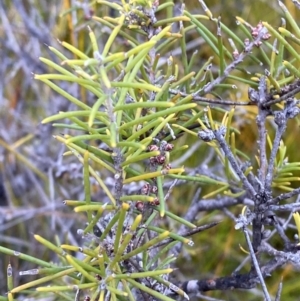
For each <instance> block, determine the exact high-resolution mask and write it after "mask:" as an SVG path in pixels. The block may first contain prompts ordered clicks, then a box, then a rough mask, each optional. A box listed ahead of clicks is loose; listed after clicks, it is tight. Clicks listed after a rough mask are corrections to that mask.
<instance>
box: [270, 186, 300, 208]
mask: <svg viewBox="0 0 300 301" xmlns="http://www.w3.org/2000/svg"><path fill="white" fill-rule="evenodd" d="M298 194H300V187H298V188H296V189H294V190H292V191H290V192H287V193H282V194H280V195H279V196H277V197H275V198H273V199H271V200H269V201H268V203H267V204H278V203H279V202H280V201H283V200H287V199H289V198H291V197H293V196H295V195H298ZM278 207H280V206H278ZM278 207H276V208H278ZM272 210H273V209H272Z"/></svg>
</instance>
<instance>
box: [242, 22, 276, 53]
mask: <svg viewBox="0 0 300 301" xmlns="http://www.w3.org/2000/svg"><path fill="white" fill-rule="evenodd" d="M262 29H263V25H262V23H261V21H260V22H259V23H258V24H257V25H256V26H255V27H251V35H252V37H253V38H254V39H255V38H256V37H257V36H258V34H259V32H260V31H261V30H262ZM270 37H271V35H270V34H269V33H268V32H266V33H265V34H264V35H263V36H262V37H261V38H262V40H265V41H266V40H268V39H270ZM245 42H246V41H245ZM261 44H262V42H261V41H258V42H256V43H255V46H257V47H259V46H260V45H261Z"/></svg>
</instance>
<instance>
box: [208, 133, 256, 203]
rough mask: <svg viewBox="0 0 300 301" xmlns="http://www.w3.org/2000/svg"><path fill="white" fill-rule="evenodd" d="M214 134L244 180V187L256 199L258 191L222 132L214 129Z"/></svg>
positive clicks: (233, 166)
mask: <svg viewBox="0 0 300 301" xmlns="http://www.w3.org/2000/svg"><path fill="white" fill-rule="evenodd" d="M214 135H215V138H216V140H217V141H218V142H219V144H220V146H221V148H222V150H223V152H224V153H225V156H226V157H227V158H228V160H229V162H230V164H231V166H232V168H233V169H234V171H235V172H236V173H237V175H238V176H239V178H240V180H241V181H242V184H243V187H244V189H245V190H246V191H247V192H248V193H249V194H250V195H251V197H252V198H253V199H254V198H255V195H256V191H255V189H254V188H253V186H252V185H251V184H250V182H249V181H248V179H247V177H246V176H245V175H244V173H243V171H242V169H241V167H240V166H239V164H238V163H237V161H236V159H235V157H234V155H233V153H232V151H231V150H230V148H229V146H228V145H227V143H226V141H225V139H224V137H223V136H222V134H221V133H220V131H219V130H216V131H214Z"/></svg>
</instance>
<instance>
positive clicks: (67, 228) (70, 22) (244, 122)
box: [0, 0, 299, 300]
mask: <svg viewBox="0 0 300 301" xmlns="http://www.w3.org/2000/svg"><path fill="white" fill-rule="evenodd" d="M161 2H162V1H161ZM284 3H285V5H286V7H287V8H288V9H289V12H290V13H291V15H292V16H293V18H294V19H295V20H297V19H298V18H299V11H298V10H297V8H296V6H295V5H294V4H293V2H292V1H288V0H286V1H284ZM207 4H209V8H210V10H211V11H212V13H213V15H214V16H221V17H222V23H223V24H226V25H227V26H228V27H229V28H230V29H231V30H232V31H234V32H235V33H236V35H237V36H239V37H241V38H242V39H243V38H244V36H245V33H244V32H243V30H242V29H241V28H240V27H239V25H238V24H237V23H236V19H235V16H240V17H241V18H242V19H244V20H246V21H247V22H249V23H250V24H252V25H253V26H256V25H257V24H258V22H259V21H260V20H263V21H266V22H268V23H269V24H272V25H273V26H274V27H278V26H280V25H281V22H282V21H281V17H282V16H283V12H282V10H281V9H280V7H279V5H278V2H277V1H252V2H249V1H246V0H244V1H209V3H207ZM75 7H77V9H74V8H75ZM180 7H181V4H180V3H177V5H176V6H175V8H174V9H175V10H176V9H178V10H180ZM186 10H187V11H189V12H190V13H197V14H203V10H202V8H201V6H200V4H199V2H198V1H187V3H186ZM114 13H115V12H114V11H113V10H111V9H109V8H108V7H107V6H105V5H100V4H97V3H92V4H91V5H90V4H89V5H88V3H87V2H79V1H71V0H70V1H68V0H65V1H51V4H49V1H20V0H13V1H4V2H1V3H0V33H1V34H0V37H1V38H0V44H1V49H0V50H1V65H0V78H1V82H0V106H1V110H0V147H1V148H0V151H1V162H0V164H1V165H0V168H1V180H2V183H3V187H1V189H0V193H2V194H1V199H0V204H1V206H2V207H1V209H0V220H1V224H0V233H1V235H0V245H1V246H4V247H7V248H10V249H13V250H16V251H18V252H23V253H26V254H30V255H31V256H33V257H37V258H43V260H45V261H51V260H55V257H54V255H53V252H52V251H51V250H45V248H44V246H42V245H41V244H39V243H38V242H37V241H36V240H35V239H34V237H33V234H39V235H41V236H42V237H44V238H46V239H47V240H50V241H52V242H53V240H54V237H53V234H55V239H56V242H57V243H59V242H65V241H68V242H69V243H70V244H74V245H77V244H78V240H79V238H78V235H77V234H76V230H77V229H78V228H80V227H83V225H84V223H85V222H86V217H85V216H84V215H79V214H74V213H73V212H72V210H70V208H65V206H64V205H63V200H65V199H74V200H81V199H84V189H83V183H82V166H81V164H80V163H78V161H76V160H74V157H66V158H63V157H62V154H63V152H64V151H65V150H64V147H62V145H60V144H59V143H58V142H57V141H55V140H54V139H53V138H52V135H54V134H59V133H60V131H61V130H60V129H54V128H52V127H51V125H49V124H43V125H41V123H40V122H41V121H42V120H43V119H44V118H45V117H47V116H50V115H52V114H56V113H57V112H58V111H71V110H72V109H74V107H73V105H72V104H70V103H69V102H68V101H67V100H66V99H65V98H63V97H62V96H60V95H58V94H57V93H55V92H53V91H52V90H51V89H50V88H48V87H47V86H46V85H44V84H43V83H41V82H39V81H36V80H33V74H32V73H35V74H42V73H49V70H48V67H47V66H46V65H44V64H43V63H42V62H41V61H39V59H38V58H39V57H41V56H42V57H46V58H50V59H52V60H55V61H56V60H57V58H55V56H54V55H53V53H52V52H51V51H49V47H48V46H53V47H55V48H57V49H59V50H60V51H62V52H64V53H65V55H67V56H69V55H70V53H69V52H68V51H67V50H65V49H64V48H63V47H62V46H61V45H60V43H59V42H58V41H57V40H60V41H66V42H68V43H70V44H72V45H74V46H75V47H77V48H78V49H80V50H81V51H82V52H85V53H87V54H89V53H91V48H90V40H89V36H88V30H87V26H88V25H89V26H90V27H91V28H92V29H93V30H94V32H95V34H96V35H97V41H98V44H99V45H104V44H105V42H106V39H107V36H108V35H109V32H108V31H107V29H105V28H102V27H101V26H100V25H99V24H97V23H96V22H95V20H93V19H92V16H104V15H111V17H114ZM164 14H167V13H166V12H165V11H162V12H160V13H159V19H164V18H166V17H167V16H166V15H164ZM206 25H207V27H208V29H209V30H211V31H212V32H215V29H216V27H215V26H214V25H213V24H211V23H209V22H207V24H206ZM186 42H187V46H186V47H187V56H188V58H189V59H190V58H191V57H192V54H193V53H194V51H195V50H197V54H195V55H194V57H195V59H194V65H193V70H195V71H196V72H197V70H199V69H200V68H202V67H203V64H204V63H206V62H207V60H208V59H209V58H210V57H211V56H213V55H214V54H213V52H212V49H211V47H210V46H209V45H208V44H207V43H205V41H204V39H203V38H202V37H200V36H199V34H198V33H197V32H191V33H190V34H189V35H188V37H187V41H186ZM226 43H227V42H226ZM293 46H294V45H293ZM124 47H126V45H124V44H123V41H122V40H120V44H116V45H114V50H115V51H120V50H122V49H123V48H124ZM294 47H295V50H296V51H298V50H299V49H298V48H299V46H297V45H295V46H294ZM254 51H255V54H254V55H256V56H257V57H258V58H259V59H260V56H261V55H262V54H261V53H259V51H258V50H257V49H255V50H254ZM170 55H172V56H173V58H174V61H175V62H176V63H178V64H179V65H180V62H181V61H182V51H181V48H180V46H179V45H178V44H175V45H174V47H172V48H170V49H168V51H167V52H166V53H162V57H165V58H166V59H167V58H168V57H169V56H170ZM212 63H213V66H218V65H219V63H220V62H219V59H218V57H216V56H215V57H214V58H213V59H212ZM295 66H296V68H297V67H298V66H297V64H295ZM181 68H182V67H181ZM243 68H245V69H247V70H248V71H249V72H251V73H252V75H253V76H254V75H255V73H256V72H260V73H263V71H264V69H263V68H261V69H260V66H258V65H257V64H252V61H251V60H245V62H244V64H243ZM237 76H241V77H243V76H244V73H242V72H241V73H238V74H237ZM60 87H62V88H63V89H64V90H65V91H66V92H68V93H70V94H72V95H76V96H77V97H78V98H80V99H81V100H82V101H83V102H84V103H91V102H93V101H94V100H93V99H90V95H89V94H88V93H87V92H86V91H85V90H84V89H82V88H80V87H79V86H78V85H77V84H75V83H74V84H71V83H66V82H61V86H60ZM221 88H222V87H221ZM221 88H220V89H219V90H218V91H217V92H218V93H220V94H222V96H223V97H225V98H226V99H232V100H238V101H242V100H244V101H246V100H248V84H247V83H239V86H238V89H229V88H228V86H227V87H225V88H226V89H224V90H221ZM224 91H225V92H224ZM256 110H257V109H256V108H252V107H239V108H237V109H236V112H235V118H234V127H236V128H237V129H238V130H239V131H240V135H239V137H238V139H236V147H237V148H238V149H239V150H241V151H242V152H244V153H245V154H247V155H249V156H252V154H253V153H256V152H257V144H256V141H257V132H256V131H254V130H253V129H254V127H255V117H256V114H257V111H256ZM220 116H221V115H220ZM220 116H218V117H220ZM219 119H220V118H219ZM269 131H270V132H269V133H270V135H271V136H272V135H274V132H275V130H274V128H272V127H271V126H270V127H269ZM67 133H69V132H68V131H67V130H65V129H64V134H67ZM298 135H299V126H298V121H297V120H291V121H290V122H289V123H288V129H287V131H286V133H285V136H284V143H285V145H286V148H287V153H288V158H289V161H290V162H297V161H298V160H299V159H298V145H297V143H296V141H297V137H298ZM185 144H189V145H192V147H191V149H192V150H191V151H188V152H187V153H186V154H178V155H177V156H176V155H174V157H172V160H173V161H176V160H179V162H181V163H182V164H183V163H184V165H185V167H186V168H187V169H188V170H192V169H195V168H196V167H198V168H199V167H203V162H208V164H211V165H208V167H211V166H212V165H213V163H214V162H213V161H209V160H208V158H210V156H212V152H211V148H210V147H208V146H207V145H206V144H205V143H203V142H201V141H199V139H196V138H192V137H191V136H189V135H183V137H181V138H180V140H179V141H178V144H177V147H179V146H181V145H185ZM206 160H208V161H206ZM253 164H255V162H253ZM297 185H298V182H295V183H294V184H292V186H291V187H294V188H296V187H298V186H297ZM213 189H214V188H212V187H210V186H209V185H201V191H200V190H199V186H198V185H195V183H191V184H187V185H185V186H180V188H177V189H176V188H175V189H174V191H173V193H172V196H171V198H170V200H169V202H168V208H169V210H170V211H172V212H174V213H176V214H178V215H181V216H183V213H184V212H186V211H187V210H188V208H189V207H190V204H191V202H192V200H193V199H194V198H195V196H197V197H199V198H201V197H202V196H204V195H207V194H208V193H210V192H212V190H213ZM100 193H101V192H99V188H98V186H97V185H93V186H92V196H93V198H94V199H95V200H97V198H98V197H99V195H101V194H100ZM294 201H295V200H294ZM242 207H243V206H242V205H239V206H234V207H230V208H229V209H228V210H213V211H203V212H199V213H198V215H197V217H196V222H197V223H199V225H200V224H205V223H208V222H219V221H222V223H220V224H219V225H218V226H216V227H214V228H212V229H209V230H207V231H205V232H202V233H200V234H197V235H196V236H195V237H194V238H193V240H194V241H195V245H194V247H193V248H186V249H185V250H184V251H183V252H182V253H181V254H180V256H179V259H178V262H177V266H178V267H179V270H178V271H176V280H177V281H178V280H179V281H186V280H188V279H201V278H210V277H222V276H225V275H229V274H231V273H232V272H233V270H234V269H235V268H236V266H237V265H238V264H240V263H241V262H242V261H243V259H244V258H245V253H243V252H242V251H241V248H240V245H243V248H245V249H246V247H245V243H244V236H243V234H242V233H240V232H237V231H236V230H235V228H234V222H233V220H232V219H231V217H232V214H233V215H234V216H238V215H239V214H240V213H241V210H242ZM286 215H287V214H285V213H283V216H282V217H283V218H286ZM289 231H290V232H288V235H289V237H290V238H291V239H293V236H294V234H295V233H296V232H297V230H296V228H294V229H290V230H289ZM275 240H276V239H275ZM282 247H283V246H282V245H281V241H280V239H278V246H277V248H278V249H280V248H282ZM9 262H10V263H11V265H12V267H13V269H14V272H15V273H16V274H17V273H18V272H19V271H24V270H29V269H32V268H35V267H36V266H35V265H34V264H32V263H28V262H26V261H24V260H20V259H19V258H18V257H13V256H8V255H3V254H0V268H1V275H3V278H6V276H5V275H6V269H7V265H8V263H9ZM246 267H247V265H246ZM297 276H298V274H297V270H296V269H295V266H292V265H286V266H284V267H283V268H281V269H279V270H278V271H276V273H273V274H272V277H270V278H269V279H267V280H266V283H267V286H268V289H269V292H270V294H271V295H275V294H276V291H277V289H278V285H279V283H280V281H281V280H282V279H283V280H284V281H283V283H284V286H283V291H282V300H295V299H297V298H298V295H299V289H298V280H297V278H298V277H297ZM30 277H31V276H22V277H18V276H16V277H14V281H15V283H14V286H17V285H20V284H22V283H24V282H28V281H29V280H31V279H35V278H34V276H33V277H32V278H30ZM1 278H2V277H1ZM0 291H1V294H2V295H5V293H6V291H7V286H6V283H4V282H1V283H0ZM206 296H210V297H213V298H219V299H222V300H240V298H241V297H242V298H243V299H245V300H257V299H258V298H259V299H263V295H262V292H261V289H260V288H254V289H251V290H247V291H242V292H241V291H236V290H235V291H225V292H220V291H213V292H208V293H206Z"/></svg>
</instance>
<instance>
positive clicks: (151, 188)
mask: <svg viewBox="0 0 300 301" xmlns="http://www.w3.org/2000/svg"><path fill="white" fill-rule="evenodd" d="M141 194H142V195H149V194H155V195H156V194H157V186H155V185H150V184H149V183H146V184H145V185H144V186H143V187H142V189H141ZM150 205H154V206H158V205H159V200H158V198H157V197H155V198H154V200H153V201H152V202H150ZM144 207H145V202H142V201H137V202H136V203H135V208H136V209H137V210H139V211H141V212H142V211H143V210H144Z"/></svg>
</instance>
